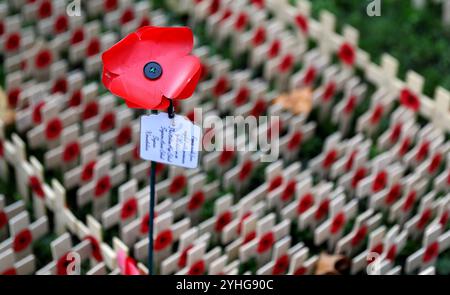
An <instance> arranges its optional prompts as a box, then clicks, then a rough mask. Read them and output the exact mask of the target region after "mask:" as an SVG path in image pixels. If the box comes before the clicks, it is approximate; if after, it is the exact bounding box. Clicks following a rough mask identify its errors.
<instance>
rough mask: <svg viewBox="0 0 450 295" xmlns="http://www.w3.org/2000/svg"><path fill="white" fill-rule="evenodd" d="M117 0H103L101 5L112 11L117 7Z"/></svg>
mask: <svg viewBox="0 0 450 295" xmlns="http://www.w3.org/2000/svg"><path fill="white" fill-rule="evenodd" d="M117 2H118V0H105V1H103V7H104V8H105V10H106V11H112V10H116V9H117Z"/></svg>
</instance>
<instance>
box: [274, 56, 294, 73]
mask: <svg viewBox="0 0 450 295" xmlns="http://www.w3.org/2000/svg"><path fill="white" fill-rule="evenodd" d="M294 61H295V60H294V56H293V55H292V54H286V55H285V56H284V57H283V59H282V60H281V62H280V64H279V65H278V70H279V71H280V72H281V73H285V72H287V71H289V70H291V69H292V66H293V65H294Z"/></svg>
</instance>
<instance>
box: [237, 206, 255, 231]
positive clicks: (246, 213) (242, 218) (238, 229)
mask: <svg viewBox="0 0 450 295" xmlns="http://www.w3.org/2000/svg"><path fill="white" fill-rule="evenodd" d="M251 215H252V212H250V211H247V212H245V214H244V215H242V217H241V220H240V221H239V225H238V227H237V233H238V234H239V235H240V234H241V231H242V224H243V223H244V221H245V220H246V219H247V218H249V217H250V216H251Z"/></svg>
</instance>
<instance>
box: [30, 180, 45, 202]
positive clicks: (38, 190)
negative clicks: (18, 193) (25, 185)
mask: <svg viewBox="0 0 450 295" xmlns="http://www.w3.org/2000/svg"><path fill="white" fill-rule="evenodd" d="M29 183H30V187H31V191H32V192H33V193H34V194H35V195H36V196H37V197H39V198H43V197H44V196H45V194H44V189H43V188H42V184H41V181H40V180H39V178H37V177H36V176H31V177H30V179H29Z"/></svg>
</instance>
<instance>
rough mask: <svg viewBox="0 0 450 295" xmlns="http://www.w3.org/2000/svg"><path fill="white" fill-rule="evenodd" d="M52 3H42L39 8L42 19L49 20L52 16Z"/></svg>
mask: <svg viewBox="0 0 450 295" xmlns="http://www.w3.org/2000/svg"><path fill="white" fill-rule="evenodd" d="M52 11H53V7H52V3H51V2H50V1H48V0H46V1H42V2H41V5H39V7H38V15H39V18H40V19H43V18H47V17H49V16H51V15H52Z"/></svg>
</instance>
